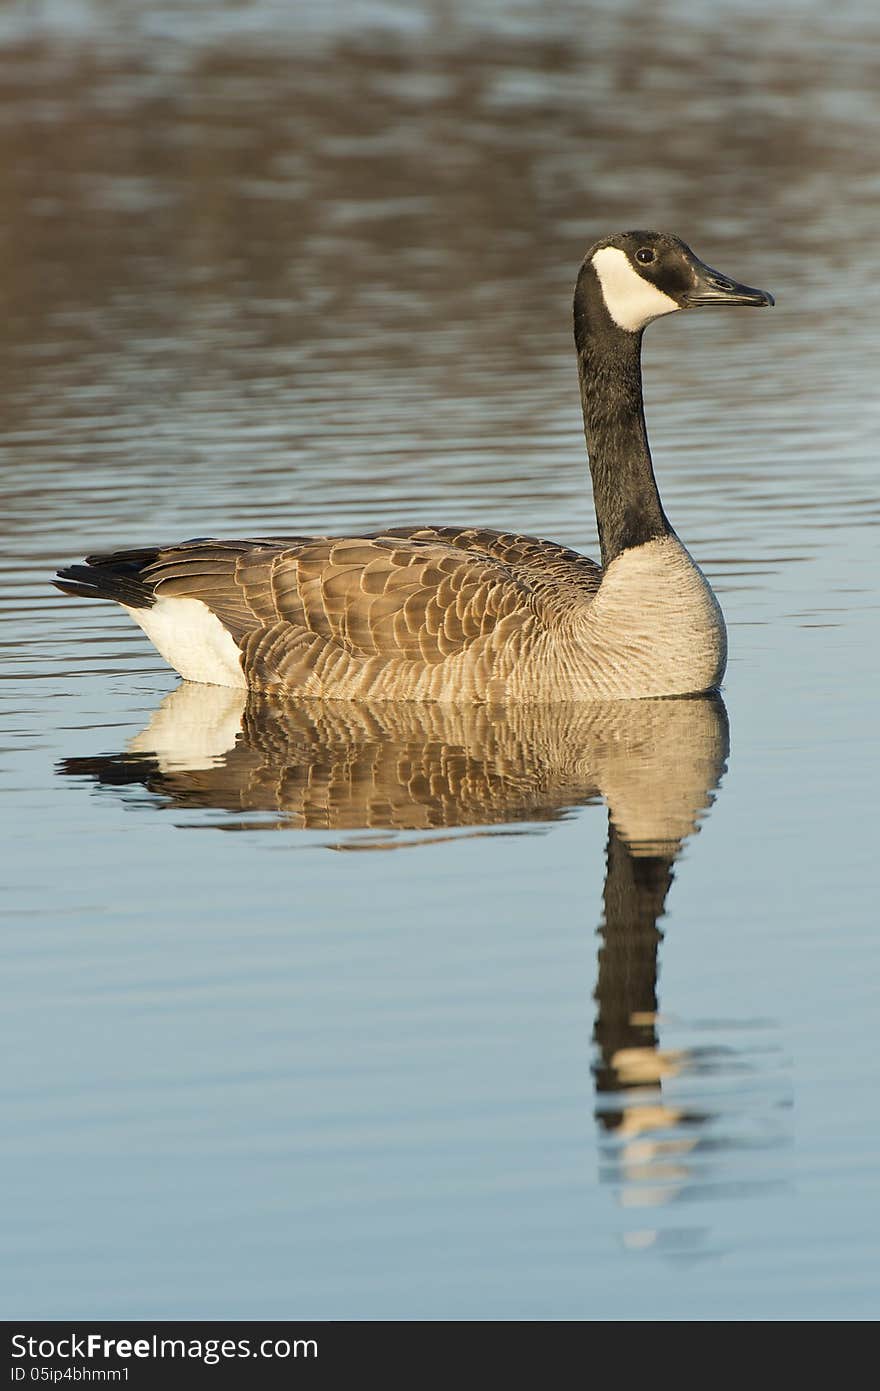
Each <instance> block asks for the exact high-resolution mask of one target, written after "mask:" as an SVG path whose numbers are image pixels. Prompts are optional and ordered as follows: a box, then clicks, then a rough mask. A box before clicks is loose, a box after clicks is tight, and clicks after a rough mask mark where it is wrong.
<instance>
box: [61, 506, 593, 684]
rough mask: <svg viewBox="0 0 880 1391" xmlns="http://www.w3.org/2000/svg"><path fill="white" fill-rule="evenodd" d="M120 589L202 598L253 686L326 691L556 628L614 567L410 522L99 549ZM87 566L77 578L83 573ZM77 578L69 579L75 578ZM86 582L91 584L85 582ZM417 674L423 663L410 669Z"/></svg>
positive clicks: (103, 572)
mask: <svg viewBox="0 0 880 1391" xmlns="http://www.w3.org/2000/svg"><path fill="white" fill-rule="evenodd" d="M89 567H90V568H89V569H88V571H87V572H85V571H84V567H71V571H70V572H65V574H69V575H70V579H69V580H68V586H69V587H72V583H71V582H72V581H74V580H75V582H76V583H78V584H82V583H84V581H83V579H82V576H81V575H80V573H79V572H80V571H83V572H84V573H88V574H89V575H91V576H95V575H97V576H99V577H101V578H102V584H101V585H100V586H95V582H94V581H93V582H92V583H93V587H92V589H91V591H90V592H92V593H94V592H95V587H100V588H101V590H102V593H105V594H106V595H107V597H119V598H120V599H121V601H122V602H123V603H124V602H126V600H125V598H123V597H122V593H121V592H120V593H119V594H118V595H117V594H116V593H112V592H111V590H112V589H113V586H114V584H115V586H116V588H117V589H124V590H125V591H126V592H134V590H132V586H135V587H136V588H137V592H139V593H140V594H141V595H142V596H143V598H142V601H141V602H143V603H150V602H152V601H153V599H154V597H155V598H165V597H171V596H179V597H186V598H192V599H200V600H201V601H202V602H203V603H204V604H206V605H207V607H208V608H209V609H211V611H212V612H213V613H215V614H216V615H217V617H218V618H219V619H220V621H221V622H222V623H223V624H224V625H225V627H226V628H227V629H228V630H229V632H230V633H231V634H232V637H233V638H234V640H235V641H236V642H237V643H238V645H239V646H240V647H241V649H242V654H243V661H244V666H245V670H246V671H247V672H248V673H249V680H250V681H251V684H275V683H276V682H280V683H282V684H283V685H285V686H288V687H289V688H290V689H294V688H296V689H305V688H309V687H311V686H314V684H315V682H316V681H319V684H320V688H321V689H322V690H323V691H324V693H327V692H332V690H333V688H334V686H336V685H338V684H339V683H341V682H343V681H344V680H346V679H350V678H351V677H352V675H353V673H354V672H355V670H357V671H361V672H363V671H364V670H365V668H367V667H368V668H369V669H370V670H371V671H372V670H373V669H375V670H376V671H378V670H379V669H380V668H382V669H386V668H388V667H389V665H393V666H395V667H398V666H399V665H400V664H406V665H407V666H409V664H411V663H415V664H417V666H419V667H421V668H423V669H426V670H427V669H430V668H434V667H437V666H438V665H439V664H440V663H442V662H444V661H445V660H446V659H447V658H454V657H456V656H457V655H459V654H461V653H463V652H465V651H466V650H467V649H469V648H470V647H471V646H472V645H473V644H475V643H476V644H478V645H479V646H480V648H481V649H482V648H483V646H484V643H485V640H488V639H490V638H491V636H492V634H493V633H494V631H495V629H496V627H497V625H498V624H499V623H504V624H505V627H504V631H505V632H507V631H513V630H510V629H509V625H508V624H507V623H505V620H512V621H514V622H515V625H517V626H518V625H519V623H520V621H524V620H527V619H530V618H531V619H537V620H538V622H539V624H541V625H543V624H549V625H550V626H552V625H553V624H554V623H555V622H558V621H559V619H560V617H561V616H563V615H564V612H565V610H566V608H567V607H569V606H570V604H571V603H583V602H584V600H585V599H587V600H588V599H590V598H591V597H592V595H593V594H594V593H595V591H596V589H597V588H598V584H599V579H600V578H601V571H600V570H599V567H598V566H596V565H594V564H593V562H592V561H588V560H587V559H586V558H585V557H583V556H580V555H578V554H577V553H576V552H574V551H568V550H565V549H564V548H563V547H560V546H554V545H552V543H550V542H545V541H539V540H537V539H535V538H533V537H521V536H515V535H507V534H504V533H500V532H491V531H486V530H477V529H475V528H453V527H437V528H399V529H393V530H391V531H389V532H385V533H381V534H376V535H374V536H368V537H357V538H355V537H352V538H341V539H333V538H321V537H313V538H308V539H305V538H299V537H290V538H281V537H279V538H272V539H265V540H247V541H215V540H209V539H205V540H198V541H189V542H184V543H183V544H182V545H178V546H171V547H167V548H158V549H152V550H146V549H145V550H140V551H126V552H117V553H116V554H114V555H107V556H105V555H100V556H92V557H89ZM74 569H75V570H76V571H77V572H78V573H77V574H76V576H74V575H73V573H72V572H73V570H74ZM62 578H64V576H62ZM77 592H85V591H84V590H78V591H77ZM409 670H410V671H412V670H413V668H412V667H409Z"/></svg>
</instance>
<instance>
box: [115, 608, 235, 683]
mask: <svg viewBox="0 0 880 1391" xmlns="http://www.w3.org/2000/svg"><path fill="white" fill-rule="evenodd" d="M122 607H123V608H124V609H125V610H126V612H127V613H130V614H131V616H132V618H133V619H134V621H135V623H137V625H138V627H140V628H143V630H144V632H145V633H146V635H147V637H148V638H149V639H150V642H151V643H152V644H153V646H154V647H155V648H156V650H157V652H159V653H160V655H161V656H163V657H164V658H165V660H166V662H167V663H168V665H169V666H172V667H174V670H175V671H179V672H180V675H181V676H182V677H183V678H184V680H186V681H203V682H206V683H207V684H208V685H209V686H234V687H238V688H240V689H242V690H244V689H246V688H247V681H246V679H245V674H244V672H243V671H242V666H241V652H240V651H239V649H238V647H237V646H236V644H235V642H234V640H233V637H232V634H231V633H230V632H229V630H228V629H227V628H224V626H223V624H222V623H221V622H220V619H219V618H218V617H217V615H216V614H214V613H212V612H211V610H210V609H209V608H208V606H207V604H203V603H202V601H201V599H183V598H179V599H178V598H166V599H161V598H160V599H157V600H156V602H155V604H153V606H152V608H149V609H131V608H129V607H128V605H127V604H123V606H122Z"/></svg>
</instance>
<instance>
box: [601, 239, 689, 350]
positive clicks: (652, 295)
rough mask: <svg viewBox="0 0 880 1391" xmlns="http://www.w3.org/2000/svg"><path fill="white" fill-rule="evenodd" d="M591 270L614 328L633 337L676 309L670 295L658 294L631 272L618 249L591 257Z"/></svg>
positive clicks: (604, 249) (655, 288)
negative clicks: (631, 334) (594, 274)
mask: <svg viewBox="0 0 880 1391" xmlns="http://www.w3.org/2000/svg"><path fill="white" fill-rule="evenodd" d="M593 266H594V268H595V271H596V274H597V275H598V277H599V284H600V286H601V289H602V298H603V299H604V301H605V308H606V309H607V310H608V313H609V314H610V315H611V317H612V319H613V320H614V322H615V323H616V324H617V327H618V328H625V329H627V330H628V331H629V332H630V333H635V332H636V331H637V330H638V329H640V328H644V327H645V324H649V323H650V322H651V320H652V319H659V317H660V315H661V314H671V313H672V311H673V310H674V309H679V308H680V305H678V304H677V303H676V302H675V300H674V299H673V298H672V296H671V295H666V294H664V293H663V291H662V290H658V289H657V286H656V285H652V284H651V282H650V281H649V280H643V279H642V277H641V276H640V275H639V273H638V271H637V270H634V269H633V267H632V265H631V264H630V259H629V257H628V256H627V254H626V252H625V251H621V250H620V248H619V247H616V246H603V247H601V249H600V250H599V251H597V252H596V254H595V256H594V257H593Z"/></svg>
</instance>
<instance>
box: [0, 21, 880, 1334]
mask: <svg viewBox="0 0 880 1391" xmlns="http://www.w3.org/2000/svg"><path fill="white" fill-rule="evenodd" d="M281 9H283V18H281V19H280V18H279V13H280V10H281ZM756 10H757V7H756V6H754V5H749V4H741V5H740V4H737V3H735V2H734V0H726V3H724V4H723V5H720V6H719V5H713V6H709V5H708V4H706V5H704V4H699V3H692V4H672V3H669V4H661V5H659V6H657V5H652V6H645V7H644V8H643V7H641V6H639V5H637V4H633V5H628V6H625V7H615V6H610V5H597V6H590V5H586V4H585V5H576V4H573V3H566V4H552V5H541V6H539V5H522V6H518V7H516V8H515V10H514V8H513V7H502V6H499V5H495V4H490V3H488V2H487V3H481V4H477V5H473V4H471V5H468V6H467V7H464V6H462V7H460V8H459V7H458V6H456V5H449V6H445V7H444V8H443V12H442V14H443V16H445V18H440V19H438V18H437V16H436V14H435V12H434V10H433V9H432V7H430V6H428V5H427V4H425V5H424V6H423V7H422V6H407V7H405V8H404V7H395V6H390V5H389V6H378V5H367V4H364V5H358V4H354V3H352V4H346V5H340V6H334V7H331V9H328V11H327V17H326V20H325V21H324V22H322V23H320V24H318V23H317V22H316V20H315V17H314V14H312V13H311V12H310V10H309V9H307V7H305V6H299V5H295V6H285V7H279V6H278V5H277V4H272V3H270V0H259V3H257V4H253V5H250V6H248V7H246V8H241V7H235V6H213V7H206V6H205V5H201V4H198V3H196V0H184V2H183V3H181V4H180V5H178V6H175V7H169V6H167V5H164V6H163V5H159V4H157V3H150V4H147V5H138V6H135V5H133V4H127V3H123V0H117V3H115V4H112V5H102V6H98V5H97V4H95V5H90V4H88V3H86V2H85V0H82V3H79V4H73V3H62V0H50V3H45V4H43V5H42V6H41V7H39V13H38V14H34V12H33V10H32V9H31V7H28V6H19V7H15V6H13V7H12V9H11V11H10V13H9V15H7V16H6V17H5V18H4V21H3V27H2V28H0V43H2V47H0V73H2V79H3V80H2V83H0V90H2V98H0V135H2V139H3V141H4V142H5V157H4V158H3V160H2V161H0V230H2V234H3V238H4V247H5V250H4V265H5V270H4V275H3V277H2V280H3V291H2V293H3V297H4V313H3V315H2V316H0V365H2V373H3V381H4V391H3V394H2V402H0V433H2V439H0V487H2V492H3V500H2V513H3V516H4V517H5V519H6V523H7V525H6V528H5V540H4V547H3V554H2V561H0V564H2V571H3V573H2V608H3V615H4V620H5V621H4V625H3V639H2V641H3V655H4V661H3V670H2V677H3V680H2V690H0V699H2V705H0V718H2V728H3V733H2V746H3V754H2V786H3V791H4V796H3V801H2V811H0V815H2V833H3V846H4V856H3V859H4V892H3V895H2V900H0V915H2V944H3V956H4V972H3V982H4V984H3V992H4V998H3V1007H2V1011H0V1019H2V1024H0V1029H2V1056H3V1058H4V1067H3V1078H2V1087H3V1096H2V1101H3V1115H4V1120H5V1123H6V1124H5V1129H6V1136H5V1143H4V1146H3V1161H2V1165H3V1168H2V1191H3V1195H4V1199H3V1206H4V1208H5V1215H4V1228H5V1245H6V1250H7V1260H6V1262H4V1273H3V1276H2V1277H0V1278H2V1282H3V1284H2V1300H0V1307H2V1310H3V1313H4V1315H5V1316H6V1317H9V1318H12V1317H15V1318H21V1317H34V1318H36V1317H45V1318H51V1317H56V1318H61V1317H77V1318H82V1317H87V1316H88V1317H114V1316H115V1317H135V1318H143V1319H152V1318H159V1317H169V1318H187V1317H213V1318H218V1319H235V1318H248V1317H258V1316H260V1317H301V1318H307V1317H327V1318H361V1319H373V1318H383V1317H396V1318H437V1319H442V1318H451V1317H467V1318H586V1319H593V1318H620V1319H645V1318H648V1319H665V1318H673V1319H708V1318H732V1319H738V1318H750V1319H751V1318H797V1319H806V1318H810V1319H816V1318H830V1319H843V1318H872V1317H875V1316H876V1310H877V1285H878V1278H877V1254H876V1253H877V1249H878V1225H880V1222H878V1212H880V1201H878V1200H880V1179H878V1173H880V1166H878V1162H877V1161H878V1151H880V1114H878V1100H877V1098H878V1089H877V1064H876V1060H875V1057H874V1050H873V1047H872V1043H871V1039H872V1037H873V1031H874V1028H873V1026H874V1022H875V1018H876V1015H877V1009H878V1003H880V1000H878V985H877V981H878V953H877V946H876V936H877V916H878V915H877V907H876V888H875V866H876V845H875V842H876V789H875V783H876V777H875V765H876V757H875V748H876V715H875V710H876V691H877V687H878V678H880V623H878V588H880V563H878V561H880V556H878V536H880V529H878V525H877V523H878V520H880V500H878V499H880V489H878V472H877V448H876V440H877V435H878V424H880V413H878V407H877V404H876V384H875V376H876V373H875V368H874V362H875V360H876V347H877V330H876V324H877V322H878V310H880V288H878V282H877V279H876V276H875V275H874V273H873V258H874V246H875V240H876V238H875V233H874V223H875V220H876V213H875V203H876V191H877V185H876V173H875V171H874V167H873V156H872V150H873V149H874V148H876V140H877V136H878V123H880V117H878V112H877V106H876V91H875V87H876V81H875V73H874V61H873V53H874V52H876V47H873V48H872V45H876V43H877V40H878V38H880V33H878V21H877V17H876V15H875V13H874V10H873V7H872V6H869V5H867V4H855V3H853V4H850V5H847V6H843V7H840V8H839V9H838V10H836V11H835V14H834V15H833V16H830V15H827V14H824V13H823V9H822V7H820V6H818V5H817V6H815V7H814V6H804V7H801V13H800V16H799V23H798V26H797V28H796V30H793V29H792V27H791V25H790V24H789V23H788V22H787V21H786V17H785V15H784V14H783V13H781V12H780V13H779V14H778V15H777V16H776V17H773V16H767V15H763V16H761V15H760V13H758V14H756ZM108 15H109V16H110V18H109V19H108ZM722 19H723V23H722ZM245 20H246V21H247V22H245ZM475 29H476V30H478V31H479V35H480V40H479V43H476V44H475V42H474V31H475ZM683 71H686V73H687V82H686V83H684V84H683V82H682V73H683ZM646 223H647V224H648V225H651V224H654V225H657V226H660V227H666V228H669V229H670V230H673V231H677V232H678V233H680V234H681V235H683V236H685V237H686V239H687V240H688V241H690V242H691V243H692V244H693V245H694V247H695V249H696V251H697V253H698V254H699V255H700V256H703V257H705V259H706V260H707V261H708V262H709V263H710V264H713V265H717V266H718V267H719V268H720V269H722V270H724V271H726V272H728V273H730V274H731V275H734V276H736V277H737V278H741V279H744V280H746V281H747V282H748V283H752V284H759V285H762V286H765V287H766V288H768V289H771V290H772V291H773V292H774V293H775V294H776V295H777V301H778V303H777V307H776V309H775V310H773V311H772V312H771V313H766V314H761V315H752V314H746V313H743V314H731V315H729V316H722V315H718V316H714V317H713V316H711V315H708V314H707V315H705V316H694V317H693V318H692V317H691V316H686V315H682V316H680V317H679V316H675V317H674V321H671V322H668V323H661V324H659V325H656V326H655V327H654V328H653V329H652V330H651V332H650V334H649V336H648V339H647V342H646V355H645V356H646V361H645V371H646V395H647V408H648V419H649V426H650V430H651V436H652V441H653V445H654V453H655V462H656V467H657V473H658V477H659V479H660V485H661V490H662V493H663V497H664V502H665V505H666V507H667V510H668V512H669V515H670V517H671V519H672V520H673V523H674V524H675V526H676V528H677V530H678V531H679V533H680V534H681V535H682V537H683V539H684V540H685V541H686V542H687V544H688V545H689V547H690V548H691V549H692V550H693V552H694V554H695V555H696V557H697V559H698V560H699V561H700V563H701V564H702V565H703V567H704V568H705V570H706V571H707V573H708V574H709V576H710V577H711V580H712V583H713V585H714V587H715V589H716V591H717V593H718V595H719V598H720V600H721V603H722V606H723V608H724V610H725V614H726V616H727V620H728V626H729V631H730V638H731V661H730V667H729V671H728V677H727V681H726V683H725V687H724V691H723V700H724V707H723V708H716V707H714V706H712V707H710V706H707V705H699V706H694V707H693V708H684V707H685V706H687V705H688V703H686V702H685V703H681V702H677V703H676V702H673V703H670V704H671V707H672V708H671V710H669V711H660V712H657V711H656V709H655V710H654V711H653V712H647V713H646V711H638V710H635V711H634V710H632V709H629V710H626V711H623V712H621V713H619V714H618V715H614V714H613V713H610V714H609V713H608V712H606V713H604V714H601V715H600V714H599V713H594V714H593V715H591V716H589V717H586V716H578V717H574V716H573V717H572V718H571V719H570V720H566V721H563V722H561V724H560V723H557V724H556V725H554V724H553V723H552V722H551V723H550V724H549V725H548V724H546V722H545V723H541V722H539V723H538V724H536V725H529V724H528V722H525V723H523V722H522V721H521V720H520V721H519V723H518V717H517V715H516V712H512V713H511V712H506V713H505V712H496V714H494V715H493V716H492V718H491V720H488V723H487V719H486V718H483V717H479V718H477V717H476V716H474V715H473V714H471V715H462V716H461V717H460V718H459V717H456V716H452V715H450V716H448V717H447V716H440V715H436V714H435V715H431V716H429V715H424V716H418V717H416V716H408V715H406V713H405V712H404V713H402V714H399V715H398V716H388V717H384V716H382V715H381V712H379V714H377V712H375V711H369V710H367V711H361V712H360V713H358V712H357V711H347V712H341V713H340V712H336V713H335V714H334V713H333V712H327V711H321V710H315V709H292V710H289V711H287V712H284V711H281V712H278V711H265V710H264V711H262V712H256V713H253V714H252V715H251V717H250V723H247V722H246V723H245V726H244V728H243V729H242V718H243V715H242V711H241V710H240V708H238V707H237V706H236V704H235V700H234V698H232V697H230V700H231V703H230V700H226V698H225V697H223V698H219V702H220V703H219V704H218V697H217V696H216V693H215V695H214V697H213V698H212V697H211V695H210V694H208V695H207V696H206V695H205V693H204V692H202V693H201V695H200V694H199V693H198V692H195V694H194V695H193V694H192V692H190V693H189V695H188V694H187V692H186V691H184V692H183V694H182V696H181V693H180V692H179V691H178V693H177V694H176V695H175V694H174V692H175V690H176V688H177V687H178V682H177V679H176V677H175V676H174V674H173V673H172V672H170V671H169V670H168V669H167V668H166V667H165V666H164V664H163V663H162V662H161V661H160V659H159V658H158V657H157V656H156V654H155V653H154V652H153V651H152V649H151V648H150V647H149V645H148V643H147V642H146V640H145V639H144V638H143V636H142V635H141V634H140V633H139V632H138V631H137V630H136V629H135V628H134V627H133V626H132V625H130V624H129V623H128V621H127V620H126V618H125V615H124V614H122V613H121V612H120V611H118V610H110V609H105V608H104V607H103V606H99V605H89V604H87V603H85V602H80V601H73V600H64V599H63V598H62V597H61V596H60V595H58V594H56V592H55V591H53V590H51V589H49V588H48V587H47V584H46V579H47V576H48V575H49V574H50V573H51V572H52V570H53V569H54V568H55V566H56V564H58V563H66V562H69V561H71V560H73V559H76V558H78V557H79V556H81V555H82V554H84V553H85V552H86V551H88V550H93V549H99V548H101V547H102V546H106V545H107V544H108V543H110V544H113V543H119V544H138V543H150V542H155V541H157V540H175V539H181V538H183V537H186V536H191V535H205V534H212V533H214V534H220V535H227V536H234V535H236V534H239V535H241V534H259V533H260V532H261V531H262V532H264V533H265V532H266V531H277V530H279V529H282V530H303V531H310V530H315V531H321V530H324V529H326V528H333V529H336V530H340V531H346V530H356V529H357V528H359V527H374V526H377V525H381V524H383V523H398V524H400V523H403V522H415V521H434V522H450V521H451V522H460V521H464V522H468V521H477V520H479V521H482V522H484V523H487V524H490V525H496V526H501V527H507V526H510V527H517V528H519V529H523V530H527V531H532V532H535V533H537V534H541V535H547V536H552V537H555V538H557V539H559V540H562V541H565V542H567V543H569V544H574V545H576V546H578V547H580V548H582V549H584V550H586V551H588V552H592V553H594V554H595V553H596V551H597V544H596V536H595V523H594V519H593V516H592V508H591V501H590V495H589V490H588V487H587V484H586V471H585V465H584V459H583V444H582V437H581V434H580V422H579V406H578V400H577V384H576V374H575V370H574V364H573V355H572V352H571V348H570V344H569V315H570V306H569V296H570V290H571V284H572V281H573V277H574V273H575V270H576V267H577V264H578V261H579V259H580V257H581V256H582V254H583V251H584V249H585V247H586V246H587V245H588V244H589V242H590V241H591V240H593V239H595V238H596V237H598V236H600V235H602V234H603V233H605V232H607V231H610V230H613V229H614V228H617V227H622V226H627V225H636V226H638V225H645V224H646ZM224 701H225V703H224ZM481 720H482V723H481ZM728 725H729V734H728V732H727V726H728ZM609 817H610V830H609ZM609 834H610V836H611V846H610V849H609V845H608V841H609ZM670 873H671V874H672V876H673V877H672V880H671V884H670V882H669V874H670ZM606 876H607V883H606ZM603 892H604V895H605V897H604V901H603Z"/></svg>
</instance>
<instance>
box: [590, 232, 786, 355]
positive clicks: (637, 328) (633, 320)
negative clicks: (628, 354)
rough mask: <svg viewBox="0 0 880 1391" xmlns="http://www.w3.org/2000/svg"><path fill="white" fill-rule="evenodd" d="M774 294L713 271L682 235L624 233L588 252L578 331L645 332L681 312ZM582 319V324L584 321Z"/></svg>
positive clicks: (760, 301)
mask: <svg viewBox="0 0 880 1391" xmlns="http://www.w3.org/2000/svg"><path fill="white" fill-rule="evenodd" d="M773 302H774V301H773V296H772V295H771V294H768V293H767V291H766V290H755V289H752V287H751V286H750V285H742V284H740V283H739V281H736V280H731V279H730V277H729V276H727V275H722V274H721V272H720V271H716V270H713V269H712V267H711V266H707V265H706V264H705V263H704V262H703V261H701V260H700V259H699V257H698V256H695V255H694V253H693V251H691V249H690V247H689V246H687V245H686V244H685V243H684V242H683V241H682V240H681V239H680V238H679V237H674V236H671V235H669V234H668V233H662V232H620V233H618V234H617V235H616V236H614V237H606V238H604V239H603V240H602V241H600V242H597V243H596V245H595V246H594V247H591V249H590V250H589V251H588V252H587V255H586V257H585V258H584V262H583V265H582V266H581V271H580V275H579V277H578V287H577V291H576V295H575V318H576V328H579V329H580V330H581V331H582V330H583V329H584V328H586V327H587V326H589V329H590V330H591V331H594V332H595V331H596V330H597V329H599V328H600V327H601V326H603V321H604V327H606V328H608V327H612V326H613V327H615V328H618V329H623V330H624V331H625V332H627V333H640V332H641V330H642V329H643V328H645V327H646V325H647V324H649V323H651V321H652V320H653V319H659V318H660V316H661V315H663V314H671V313H673V312H674V311H675V310H676V309H698V308H702V307H709V306H712V305H723V304H730V305H734V304H741V305H756V306H758V305H770V304H773ZM579 319H581V320H582V322H581V323H578V320H579Z"/></svg>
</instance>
